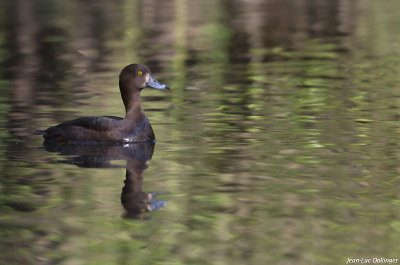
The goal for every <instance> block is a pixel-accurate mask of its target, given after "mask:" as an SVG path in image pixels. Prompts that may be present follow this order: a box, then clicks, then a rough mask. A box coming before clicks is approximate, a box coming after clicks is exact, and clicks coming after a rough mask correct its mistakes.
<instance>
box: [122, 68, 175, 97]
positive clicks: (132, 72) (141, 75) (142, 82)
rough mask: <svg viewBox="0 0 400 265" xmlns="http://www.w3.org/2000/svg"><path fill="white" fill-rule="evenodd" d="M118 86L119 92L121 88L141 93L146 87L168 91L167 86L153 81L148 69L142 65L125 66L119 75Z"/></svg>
mask: <svg viewBox="0 0 400 265" xmlns="http://www.w3.org/2000/svg"><path fill="white" fill-rule="evenodd" d="M119 86H120V89H121V90H122V88H125V89H130V90H131V89H136V90H138V91H141V90H142V89H144V88H146V87H153V88H156V89H169V87H168V86H166V85H165V84H162V83H160V82H158V81H157V80H156V79H154V78H153V77H152V76H151V71H150V69H149V68H148V67H147V66H146V65H143V64H130V65H127V66H125V68H124V69H122V71H121V74H120V75H119ZM121 92H122V91H121ZM132 92H133V91H132Z"/></svg>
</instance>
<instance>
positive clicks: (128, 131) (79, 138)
mask: <svg viewBox="0 0 400 265" xmlns="http://www.w3.org/2000/svg"><path fill="white" fill-rule="evenodd" d="M119 86H120V92H121V96H122V100H123V102H124V105H125V111H126V114H125V118H121V117H115V116H91V117H81V118H78V119H75V120H71V121H67V122H64V123H61V124H58V125H56V126H52V127H49V128H48V129H46V130H45V131H43V133H41V134H43V137H44V139H45V141H46V142H51V141H55V142H130V143H132V142H147V141H155V135H154V132H153V129H152V127H151V124H150V121H149V120H148V118H147V117H146V115H145V114H144V111H143V108H142V104H141V98H140V92H141V90H142V89H143V88H145V87H154V88H157V89H169V88H168V87H167V86H166V85H164V84H161V83H159V82H158V81H157V80H155V79H154V78H153V77H152V76H151V72H150V69H148V68H147V67H146V66H145V65H142V64H131V65H128V66H126V67H125V68H124V69H123V70H122V71H121V74H120V77H119Z"/></svg>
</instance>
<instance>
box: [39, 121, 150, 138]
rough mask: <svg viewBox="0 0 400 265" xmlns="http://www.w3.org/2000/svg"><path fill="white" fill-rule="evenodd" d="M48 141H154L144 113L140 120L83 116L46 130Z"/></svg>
mask: <svg viewBox="0 0 400 265" xmlns="http://www.w3.org/2000/svg"><path fill="white" fill-rule="evenodd" d="M44 139H45V140H46V141H59V142H77V141H78V142H79V141H85V142H91V141H94V142H146V141H154V140H155V135H154V132H153V129H152V127H151V124H150V122H149V120H148V119H147V117H146V116H145V115H144V116H143V117H142V120H141V121H140V122H130V121H129V120H126V119H124V118H121V117H114V116H101V117H95V116H93V117H81V118H78V119H75V120H72V121H67V122H64V123H61V124H59V125H57V126H53V127H50V128H48V129H47V130H45V134H44Z"/></svg>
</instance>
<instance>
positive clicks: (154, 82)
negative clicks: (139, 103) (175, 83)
mask: <svg viewBox="0 0 400 265" xmlns="http://www.w3.org/2000/svg"><path fill="white" fill-rule="evenodd" d="M147 86H149V87H153V88H157V89H169V87H168V86H166V85H165V84H163V83H160V82H158V81H157V80H155V79H154V78H153V77H152V76H150V81H149V82H148V83H147Z"/></svg>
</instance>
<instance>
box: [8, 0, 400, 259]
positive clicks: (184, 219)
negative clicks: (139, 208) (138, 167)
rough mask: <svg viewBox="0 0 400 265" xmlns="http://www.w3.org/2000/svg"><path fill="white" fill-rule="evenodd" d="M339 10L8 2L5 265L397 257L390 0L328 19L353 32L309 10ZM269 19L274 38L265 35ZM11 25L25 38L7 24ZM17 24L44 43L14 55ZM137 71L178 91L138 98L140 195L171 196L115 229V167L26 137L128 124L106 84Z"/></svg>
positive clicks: (394, 21) (399, 59)
mask: <svg viewBox="0 0 400 265" xmlns="http://www.w3.org/2000/svg"><path fill="white" fill-rule="evenodd" d="M9 2H10V4H9V5H10V7H12V3H11V1H9ZM336 2H337V1H334V2H332V1H322V3H323V4H321V6H318V7H315V8H316V9H315V10H314V11H318V12H311V11H313V10H311V11H310V12H305V13H306V15H305V14H303V13H302V12H300V11H299V12H298V13H297V12H295V13H294V14H297V16H294V15H293V14H292V15H293V16H291V13H290V12H291V10H292V9H291V8H289V7H288V8H284V9H279V7H280V6H279V4H275V5H272V6H268V8H267V7H265V6H257V5H256V4H254V3H250V2H249V3H248V5H246V6H242V5H241V3H239V2H238V3H236V2H235V4H226V3H225V2H223V1H204V2H201V1H190V2H188V1H180V0H177V1H173V2H171V3H170V2H168V1H163V2H156V1H148V2H147V3H145V2H143V1H122V2H120V3H116V4H115V5H114V4H113V5H110V4H107V3H106V1H100V2H99V3H97V4H94V3H92V4H85V3H78V2H71V3H68V4H66V3H61V2H55V3H52V4H51V3H50V2H48V1H46V2H45V3H46V5H44V3H43V5H42V4H40V3H37V5H38V6H39V8H38V9H30V8H27V7H26V6H24V5H22V6H21V8H22V9H21V10H24V11H25V12H26V13H22V14H23V16H17V15H16V14H18V13H19V12H16V10H19V9H16V8H15V7H14V9H13V8H10V14H11V15H9V16H2V20H1V29H2V30H1V31H0V33H1V34H0V42H1V48H0V60H1V68H0V69H1V83H0V85H1V90H0V95H1V99H0V103H1V104H0V124H1V129H2V130H1V131H0V139H1V148H0V150H1V151H0V152H1V158H0V161H1V162H0V163H1V168H2V172H1V174H0V179H1V195H0V205H1V206H0V210H1V213H2V214H1V217H0V226H1V232H0V233H1V240H0V247H1V249H2V254H1V255H0V260H1V262H0V263H5V264H38V263H39V264H132V263H134V264H294V263H295V264H339V263H345V261H346V257H375V256H379V257H380V256H384V257H387V258H390V257H391V258H396V257H397V256H396V255H398V253H399V247H398V246H399V245H400V244H399V243H400V242H399V239H398V232H399V230H400V228H399V221H398V219H399V213H400V208H399V207H400V204H399V201H400V198H399V195H398V189H397V184H398V183H399V180H400V179H399V167H398V158H399V152H398V142H399V137H398V135H399V124H398V118H399V114H400V113H399V102H398V97H399V91H400V90H399V84H400V82H399V81H400V80H399V75H398V70H399V69H400V68H399V66H400V56H399V52H398V47H399V43H400V40H399V36H400V35H399V34H398V29H399V28H400V27H399V26H400V25H399V24H400V20H399V19H398V14H397V13H396V12H395V10H397V9H398V5H399V3H398V2H397V1H386V2H385V4H382V3H379V4H378V3H374V2H373V1H363V2H360V3H359V4H358V6H357V12H356V11H355V10H351V8H350V9H349V10H347V9H346V8H348V7H346V6H341V8H343V10H342V12H344V13H340V14H337V15H333V17H332V18H334V19H331V20H329V21H342V20H346V17H347V15H349V14H350V16H349V17H350V18H347V19H349V20H351V21H350V22H349V25H347V24H346V25H345V26H348V27H349V28H351V24H353V23H354V24H356V25H357V28H356V29H355V31H354V32H348V33H347V35H341V34H333V33H332V32H333V31H332V28H334V27H335V24H334V23H333V22H332V23H333V25H330V24H329V23H327V22H326V21H327V20H324V18H321V17H318V16H317V17H312V16H311V15H310V14H311V13H316V14H317V15H318V14H324V13H323V12H322V11H324V10H325V11H326V9H324V3H325V4H326V5H327V6H328V7H330V6H333V7H337V6H335V5H336V4H337V3H336ZM339 2H340V1H339ZM342 2H343V1H342ZM19 3H20V2H19ZM20 4H21V3H20ZM25 4H26V3H25ZM297 5H299V3H297ZM44 6H46V8H44ZM273 8H277V10H274V9H273ZM301 8H304V7H301V6H300V7H299V10H303V9H301ZM318 8H321V10H320V9H318ZM27 10H28V11H29V12H28V11H27ZM32 10H41V11H40V12H39V11H32ZM269 10H273V11H276V12H273V11H269ZM283 10H285V12H283ZM329 10H339V8H331V9H329ZM346 10H347V11H346ZM87 11H89V12H87ZM319 11H321V12H319ZM254 12H255V13H254ZM286 12H287V13H286ZM346 12H349V13H346ZM42 13H43V16H42V15H41V14H42ZM276 14H279V15H276ZM285 14H286V15H287V16H285ZM329 14H330V13H329ZM346 14H347V15H346ZM357 14H358V16H356V15H357ZM302 16H306V18H310V19H309V20H308V19H306V20H302V19H301V17H302ZM309 16H310V17H309ZM4 17H6V18H7V19H5V18H4ZM36 17H39V18H40V19H39V20H38V19H35V18H36ZM243 17H244V18H243ZM285 17H286V18H288V17H291V18H292V19H285ZM270 18H279V19H278V20H276V21H279V22H280V23H281V24H279V25H278V26H276V28H277V29H279V30H275V31H274V30H267V29H269V28H271V27H272V26H270V25H269V24H268V19H270ZM13 19H16V20H18V21H17V22H18V23H17V22H15V23H17V24H18V25H19V26H18V27H6V26H8V22H7V20H10V21H13ZM24 19H27V20H24ZM313 19H314V20H315V21H316V23H314V24H313V25H312V26H310V27H307V25H303V24H301V23H297V22H302V21H303V22H304V21H310V20H313ZM291 21H295V22H296V23H295V24H290V23H291ZM304 23H305V22H304ZM324 23H327V25H325V26H326V31H324V29H325V28H324ZM335 23H336V22H335ZM297 24H299V25H297ZM52 25H54V28H56V29H62V30H55V31H54V32H53V31H52V30H51V26H52ZM275 25H276V24H275ZM30 26H33V27H32V28H30ZM301 27H305V29H303V30H299V28H301ZM6 29H8V30H6ZM21 29H26V30H27V32H31V30H33V31H34V32H47V33H46V34H44V35H43V36H44V37H43V39H42V37H38V36H42V35H40V34H36V33H35V34H31V35H29V34H28V35H23V36H25V37H26V39H27V41H26V40H25V42H24V38H22V39H19V41H20V42H16V43H14V42H13V41H15V40H16V39H18V38H16V36H20V35H21V34H22V33H24V32H25V31H22V32H21V31H19V30H21ZM285 29H286V31H285ZM41 30H42V31H41ZM53 30H54V29H53ZM296 30H297V31H296ZM278 31H279V32H284V33H285V34H283V35H286V37H287V38H284V37H282V33H280V34H279V36H277V35H274V34H277V33H276V32H278ZM7 34H9V35H10V36H11V37H10V38H8V37H5V36H8V35H7ZM324 34H325V35H324ZM21 36H22V35H21ZM238 36H239V37H238ZM240 36H241V37H240ZM38 39H39V40H38ZM250 40H258V41H260V42H259V43H253V42H252V41H250ZM28 43H30V44H31V45H32V46H34V45H36V46H35V47H40V46H41V44H45V47H48V50H45V51H41V52H38V51H37V50H35V49H33V51H32V50H31V51H29V50H28V51H26V50H24V49H22V48H21V47H24V45H25V46H26V45H27V44H28ZM28 46H29V45H28ZM239 46H240V47H239ZM18 47H19V48H18ZM39 50H40V49H39ZM132 61H143V62H144V63H146V64H149V65H150V66H151V67H152V69H153V72H154V75H155V77H157V78H158V79H160V80H162V81H165V82H166V83H167V84H169V85H171V87H172V88H173V89H172V90H171V91H170V92H169V93H165V94H164V93H160V92H159V91H151V90H144V91H143V92H142V93H143V94H142V95H143V101H144V102H143V104H144V107H145V109H146V113H147V114H148V116H149V119H150V120H151V122H152V125H153V128H154V130H155V132H156V135H157V139H158V142H157V145H156V150H155V154H154V157H153V159H152V160H151V161H150V162H149V163H148V164H149V168H148V169H147V170H146V171H145V176H144V177H145V178H144V187H143V190H146V191H167V192H168V194H166V195H163V198H164V199H166V200H167V201H168V206H167V207H165V208H163V209H160V210H159V211H157V212H153V213H151V214H145V215H143V216H142V220H140V219H139V220H134V221H132V220H126V219H123V218H122V216H123V208H122V206H121V205H120V196H121V189H122V186H123V181H124V174H125V173H124V170H122V169H84V168H77V167H76V166H74V165H67V164H62V163H56V161H59V160H63V159H64V158H65V157H62V156H59V155H56V154H52V153H46V152H45V151H44V150H40V149H38V148H37V147H38V146H41V139H40V138H38V137H34V136H32V135H31V132H32V131H33V130H34V129H43V128H45V127H47V126H49V125H51V124H55V123H57V122H61V121H63V120H66V119H71V118H72V117H76V116H81V115H119V116H121V115H122V114H123V113H122V111H123V106H122V104H121V99H120V96H119V93H118V87H117V78H116V77H117V75H118V72H119V71H120V69H121V67H123V66H124V65H125V64H127V63H130V62H132ZM24 66H29V67H28V68H29V69H25V68H24ZM15 68H17V69H23V70H21V71H20V72H21V74H20V75H18V72H17V71H15V70H13V69H15ZM31 69H33V70H31ZM35 69H36V70H35ZM38 69H39V70H38ZM158 76H160V78H159V77H158ZM19 82H22V84H23V85H19V84H21V83H19ZM15 91H18V93H15ZM22 92H29V93H26V94H24V93H22ZM26 95H27V96H26ZM27 99H31V101H28V100H27ZM119 162H120V163H121V164H123V162H124V161H119Z"/></svg>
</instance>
